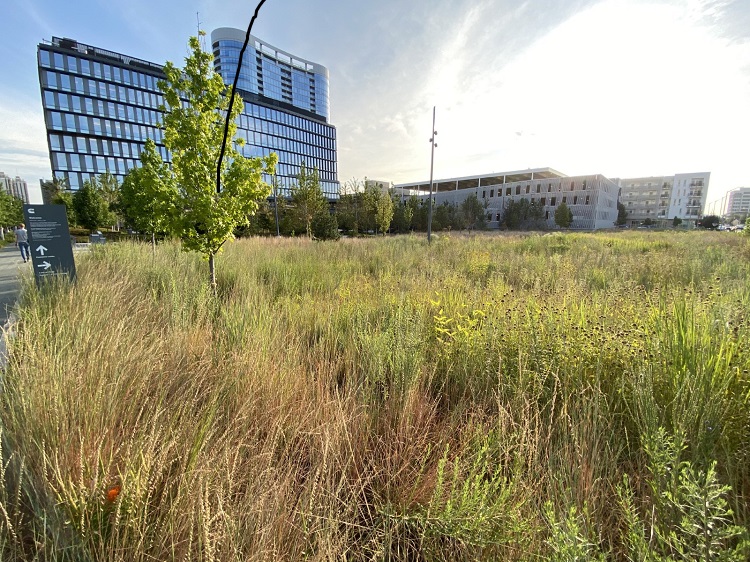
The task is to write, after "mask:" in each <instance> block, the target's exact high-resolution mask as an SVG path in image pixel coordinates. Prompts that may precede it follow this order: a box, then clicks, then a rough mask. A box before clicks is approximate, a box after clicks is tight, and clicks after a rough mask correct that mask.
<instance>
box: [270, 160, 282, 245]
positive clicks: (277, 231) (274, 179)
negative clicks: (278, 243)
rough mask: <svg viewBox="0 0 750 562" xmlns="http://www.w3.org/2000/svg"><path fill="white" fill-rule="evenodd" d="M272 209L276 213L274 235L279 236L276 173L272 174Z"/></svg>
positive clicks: (277, 182)
mask: <svg viewBox="0 0 750 562" xmlns="http://www.w3.org/2000/svg"><path fill="white" fill-rule="evenodd" d="M272 184H273V210H274V213H275V214H276V237H277V238H278V237H280V236H281V234H279V193H278V191H277V189H278V187H279V180H278V179H276V174H274V175H273V182H272Z"/></svg>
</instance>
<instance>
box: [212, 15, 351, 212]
mask: <svg viewBox="0 0 750 562" xmlns="http://www.w3.org/2000/svg"><path fill="white" fill-rule="evenodd" d="M244 41H245V32H244V31H241V30H239V29H232V28H226V27H223V28H219V29H216V30H215V31H213V32H212V33H211V44H212V47H213V54H214V67H215V69H216V72H218V73H219V74H221V76H222V77H223V78H224V83H225V84H227V86H231V85H232V82H233V81H234V77H235V74H236V72H237V62H238V60H239V54H240V50H241V48H242V44H243V43H244ZM237 91H238V92H239V93H240V95H241V96H242V98H243V99H244V100H245V114H244V115H243V116H242V117H241V118H240V121H239V129H240V130H239V131H238V135H239V136H242V137H244V138H245V140H246V141H247V147H248V151H247V153H246V155H248V156H259V155H265V154H268V152H275V153H276V154H278V155H279V165H278V168H277V176H278V178H279V182H280V184H281V186H282V191H283V192H284V193H288V187H289V185H290V184H291V183H292V182H293V181H294V179H295V177H296V176H297V174H298V173H299V168H300V165H301V164H302V162H304V163H305V165H306V166H307V167H308V168H312V167H316V168H317V169H318V172H319V174H320V185H321V187H322V188H323V193H325V195H326V196H327V197H328V198H329V199H335V198H338V192H339V184H338V173H337V170H336V128H335V127H333V126H332V125H330V124H329V123H328V118H329V103H328V69H326V68H325V67H324V66H321V65H319V64H315V63H312V62H310V61H306V60H303V59H301V58H299V57H296V56H294V55H292V54H289V53H287V52H285V51H282V50H280V49H277V48H276V47H273V46H271V45H269V44H268V43H265V42H263V41H261V40H260V39H258V38H256V37H253V36H252V35H251V36H250V40H249V42H248V46H247V49H246V50H245V54H244V55H243V58H242V68H241V69H240V76H239V79H238V82H237Z"/></svg>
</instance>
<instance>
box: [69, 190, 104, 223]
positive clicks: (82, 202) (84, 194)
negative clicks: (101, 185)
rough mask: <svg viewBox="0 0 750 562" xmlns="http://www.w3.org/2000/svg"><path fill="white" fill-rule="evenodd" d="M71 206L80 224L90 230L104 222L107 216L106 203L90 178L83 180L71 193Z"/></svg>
mask: <svg viewBox="0 0 750 562" xmlns="http://www.w3.org/2000/svg"><path fill="white" fill-rule="evenodd" d="M73 208H74V209H75V213H76V217H77V218H78V222H79V223H80V224H81V226H83V227H84V228H87V229H89V230H91V231H94V230H97V229H98V228H99V227H100V226H102V225H104V224H106V222H107V219H108V218H109V209H108V208H107V203H106V201H105V200H104V197H102V194H101V192H100V191H99V190H98V189H97V188H96V186H95V185H94V182H92V181H91V180H86V181H85V182H83V186H82V187H81V189H79V190H78V191H76V192H75V194H74V195H73Z"/></svg>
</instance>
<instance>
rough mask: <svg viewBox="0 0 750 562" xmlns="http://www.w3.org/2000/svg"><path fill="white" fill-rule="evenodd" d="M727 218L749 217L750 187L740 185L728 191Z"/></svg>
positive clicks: (725, 214) (725, 213)
mask: <svg viewBox="0 0 750 562" xmlns="http://www.w3.org/2000/svg"><path fill="white" fill-rule="evenodd" d="M727 195H728V197H727V207H726V210H725V211H724V216H725V217H727V218H732V219H735V218H743V217H744V218H747V217H749V216H750V187H738V188H736V189H733V190H732V191H730V192H729V193H727Z"/></svg>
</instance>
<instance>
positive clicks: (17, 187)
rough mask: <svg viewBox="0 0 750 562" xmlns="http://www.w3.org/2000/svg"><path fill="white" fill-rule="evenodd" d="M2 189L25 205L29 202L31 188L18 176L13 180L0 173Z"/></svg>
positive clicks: (0, 187) (0, 186)
mask: <svg viewBox="0 0 750 562" xmlns="http://www.w3.org/2000/svg"><path fill="white" fill-rule="evenodd" d="M0 189H2V190H3V191H4V192H5V193H7V194H8V195H12V196H13V197H16V198H18V199H20V200H21V201H23V202H24V203H28V202H29V186H28V185H27V184H26V180H24V179H21V178H19V177H18V176H16V177H15V178H13V177H11V176H6V175H5V174H4V173H3V172H0Z"/></svg>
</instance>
